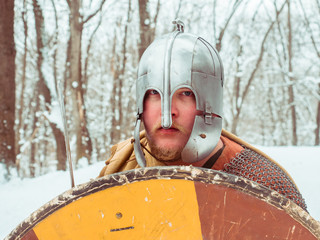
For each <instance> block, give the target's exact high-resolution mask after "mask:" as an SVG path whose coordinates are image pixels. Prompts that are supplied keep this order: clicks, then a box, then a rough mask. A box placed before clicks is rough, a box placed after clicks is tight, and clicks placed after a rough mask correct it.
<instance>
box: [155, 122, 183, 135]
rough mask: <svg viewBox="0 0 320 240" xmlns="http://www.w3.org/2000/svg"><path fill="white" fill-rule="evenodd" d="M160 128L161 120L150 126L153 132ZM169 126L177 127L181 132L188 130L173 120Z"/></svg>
mask: <svg viewBox="0 0 320 240" xmlns="http://www.w3.org/2000/svg"><path fill="white" fill-rule="evenodd" d="M161 128H162V126H161V122H159V123H157V124H156V125H155V126H154V127H153V128H152V131H153V132H154V131H157V130H159V129H161ZM170 128H174V129H177V130H178V131H180V132H182V133H187V132H188V131H187V130H186V129H185V128H184V127H182V126H180V125H179V124H176V123H175V122H173V123H172V125H171V127H170Z"/></svg>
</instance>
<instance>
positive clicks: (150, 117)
mask: <svg viewBox="0 0 320 240" xmlns="http://www.w3.org/2000/svg"><path fill="white" fill-rule="evenodd" d="M158 118H159V119H160V118H161V104H155V103H152V102H148V101H146V102H145V103H144V104H143V123H144V126H145V128H146V129H147V130H148V129H150V128H152V126H153V125H155V124H156V123H157V121H158Z"/></svg>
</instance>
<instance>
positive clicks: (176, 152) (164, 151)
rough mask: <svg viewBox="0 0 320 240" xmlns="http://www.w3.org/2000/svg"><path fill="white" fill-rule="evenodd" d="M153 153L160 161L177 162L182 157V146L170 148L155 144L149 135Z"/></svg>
mask: <svg viewBox="0 0 320 240" xmlns="http://www.w3.org/2000/svg"><path fill="white" fill-rule="evenodd" d="M147 140H148V142H149V145H150V149H151V152H152V155H153V156H154V157H155V158H156V159H157V160H158V161H160V162H175V161H177V160H179V159H180V158H181V152H182V148H179V149H170V148H166V147H159V146H157V145H155V144H153V142H152V141H150V139H149V138H148V137H147Z"/></svg>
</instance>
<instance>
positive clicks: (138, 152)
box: [133, 114, 146, 168]
mask: <svg viewBox="0 0 320 240" xmlns="http://www.w3.org/2000/svg"><path fill="white" fill-rule="evenodd" d="M140 124H141V114H139V115H138V116H137V121H136V126H135V129H134V143H133V148H134V154H135V155H136V160H137V162H138V164H139V166H140V167H142V168H144V167H146V159H145V157H144V154H143V152H142V150H141V145H140Z"/></svg>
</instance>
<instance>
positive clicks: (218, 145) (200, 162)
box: [165, 138, 223, 167]
mask: <svg viewBox="0 0 320 240" xmlns="http://www.w3.org/2000/svg"><path fill="white" fill-rule="evenodd" d="M222 147H223V143H222V141H221V138H220V139H219V141H218V144H217V146H216V147H215V148H214V149H213V151H212V152H211V153H210V154H209V155H208V156H207V157H206V158H204V159H202V160H200V161H197V162H193V163H186V162H183V161H182V160H178V161H174V162H165V164H166V165H167V166H172V165H175V166H177V165H178V166H189V165H192V166H194V167H202V166H203V165H204V164H205V163H206V162H207V161H208V160H209V158H211V157H212V156H213V155H214V154H215V153H216V152H218V151H219V149H221V148H222Z"/></svg>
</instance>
